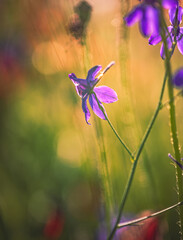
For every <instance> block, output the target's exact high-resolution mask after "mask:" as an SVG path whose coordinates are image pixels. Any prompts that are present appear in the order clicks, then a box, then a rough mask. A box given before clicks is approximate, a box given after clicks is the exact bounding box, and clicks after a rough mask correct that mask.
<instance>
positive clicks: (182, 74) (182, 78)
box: [172, 68, 183, 88]
mask: <svg viewBox="0 0 183 240" xmlns="http://www.w3.org/2000/svg"><path fill="white" fill-rule="evenodd" d="M172 83H173V85H174V86H175V87H177V88H183V68H180V69H179V70H178V71H177V72H176V73H175V74H174V76H173V78H172Z"/></svg>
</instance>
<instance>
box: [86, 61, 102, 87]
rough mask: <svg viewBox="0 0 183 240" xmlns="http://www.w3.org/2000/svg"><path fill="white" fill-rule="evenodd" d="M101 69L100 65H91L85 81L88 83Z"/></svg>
mask: <svg viewBox="0 0 183 240" xmlns="http://www.w3.org/2000/svg"><path fill="white" fill-rule="evenodd" d="M101 69H102V66H100V65H97V66H95V67H92V68H91V69H90V70H89V71H88V75H87V78H86V81H87V82H88V84H89V83H90V82H92V81H94V80H95V77H96V75H97V74H98V73H99V72H100V70H101Z"/></svg>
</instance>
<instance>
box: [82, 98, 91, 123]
mask: <svg viewBox="0 0 183 240" xmlns="http://www.w3.org/2000/svg"><path fill="white" fill-rule="evenodd" d="M87 99H88V96H86V97H85V98H83V99H82V109H83V112H84V113H85V120H86V123H87V124H88V125H91V124H90V123H89V122H88V120H89V119H90V111H89V109H88V106H87Z"/></svg>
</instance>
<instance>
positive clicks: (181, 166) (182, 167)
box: [168, 153, 183, 170]
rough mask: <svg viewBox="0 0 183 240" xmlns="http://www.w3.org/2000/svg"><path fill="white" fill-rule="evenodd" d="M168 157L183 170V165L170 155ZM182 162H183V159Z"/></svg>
mask: <svg viewBox="0 0 183 240" xmlns="http://www.w3.org/2000/svg"><path fill="white" fill-rule="evenodd" d="M168 157H169V158H170V159H171V160H172V161H173V162H175V163H176V164H177V165H178V166H179V167H180V168H181V169H182V170H183V165H182V164H181V163H180V162H178V161H177V160H175V158H173V157H172V155H171V154H170V153H169V154H168ZM181 160H183V159H182V158H181Z"/></svg>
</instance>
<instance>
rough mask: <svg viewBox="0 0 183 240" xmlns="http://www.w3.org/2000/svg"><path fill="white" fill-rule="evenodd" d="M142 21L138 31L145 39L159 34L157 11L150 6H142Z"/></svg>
mask: <svg viewBox="0 0 183 240" xmlns="http://www.w3.org/2000/svg"><path fill="white" fill-rule="evenodd" d="M142 12H143V14H142V19H141V21H140V30H141V32H142V34H143V35H144V36H145V37H148V36H150V35H157V34H159V32H160V27H159V25H160V24H159V12H158V9H156V8H154V7H152V6H151V5H144V6H143V8H142Z"/></svg>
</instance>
